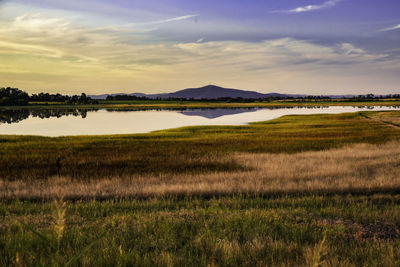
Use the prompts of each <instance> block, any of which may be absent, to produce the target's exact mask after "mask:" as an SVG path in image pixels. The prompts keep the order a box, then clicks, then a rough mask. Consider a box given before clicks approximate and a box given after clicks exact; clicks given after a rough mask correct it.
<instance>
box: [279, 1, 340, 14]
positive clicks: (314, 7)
mask: <svg viewBox="0 0 400 267" xmlns="http://www.w3.org/2000/svg"><path fill="white" fill-rule="evenodd" d="M340 1H341V0H329V1H326V2H324V3H322V4H320V5H307V6H301V7H296V8H293V9H289V10H276V11H273V13H289V14H296V13H303V12H310V11H315V10H320V9H325V8H329V7H334V6H335V5H336V4H337V3H339V2H340Z"/></svg>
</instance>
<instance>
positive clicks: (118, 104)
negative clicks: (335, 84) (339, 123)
mask: <svg viewBox="0 0 400 267" xmlns="http://www.w3.org/2000/svg"><path fill="white" fill-rule="evenodd" d="M299 106H302V107H318V106H400V101H399V100H393V99H383V100H379V101H365V102H350V101H341V100H333V101H296V100H277V101H272V102H244V103H229V102H201V101H166V100H148V101H133V100H132V101H129V100H127V101H122V100H121V101H107V100H99V104H96V105H67V104H64V103H57V102H30V103H29V105H27V106H18V107H15V106H1V107H0V110H7V109H16V108H18V109H75V108H80V109H90V108H96V109H97V108H109V109H161V108H166V109H184V108H246V107H247V108H251V107H263V108H278V107H299Z"/></svg>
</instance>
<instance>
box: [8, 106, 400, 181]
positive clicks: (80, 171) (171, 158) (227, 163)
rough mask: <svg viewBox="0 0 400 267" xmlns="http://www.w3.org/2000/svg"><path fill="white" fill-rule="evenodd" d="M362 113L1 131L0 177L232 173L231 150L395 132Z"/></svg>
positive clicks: (307, 146)
mask: <svg viewBox="0 0 400 267" xmlns="http://www.w3.org/2000/svg"><path fill="white" fill-rule="evenodd" d="M392 113H393V114H396V116H399V114H400V112H392ZM365 114H370V115H369V116H372V114H374V112H357V113H346V114H337V115H292V116H284V117H282V118H279V119H276V120H272V121H268V122H260V123H253V124H250V125H245V126H200V127H184V128H178V129H172V130H165V131H158V132H153V133H149V134H135V135H114V136H78V137H58V138H49V137H34V136H0V144H1V145H0V177H2V178H3V179H7V180H14V179H40V178H47V177H49V176H52V175H63V176H71V177H74V178H79V179H85V178H91V179H95V178H100V177H110V176H124V175H131V174H160V173H204V172H215V171H235V170H240V169H242V167H241V166H239V165H238V164H237V163H236V162H235V161H233V160H231V159H230V158H229V154H231V153H234V152H255V153H260V152H271V153H295V152H301V151H308V150H322V149H329V148H335V147H340V146H343V145H345V144H351V143H384V142H387V141H390V140H395V139H398V138H399V137H400V129H399V128H396V127H393V126H392V125H388V124H387V123H384V122H381V121H376V120H372V119H369V117H368V116H365ZM105 127H107V126H106V125H105Z"/></svg>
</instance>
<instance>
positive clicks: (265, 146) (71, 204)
mask: <svg viewBox="0 0 400 267" xmlns="http://www.w3.org/2000/svg"><path fill="white" fill-rule="evenodd" d="M399 118H400V112H399V111H383V112H357V113H346V114H336V115H297V116H285V117H282V118H279V119H276V120H273V121H269V122H260V123H253V124H250V125H246V126H230V127H226V126H223V127H220V126H212V127H184V128H179V129H172V130H167V131H158V132H153V133H150V134H138V135H116V136H95V137H85V136H81V137H59V138H47V137H32V136H0V177H2V179H1V182H0V198H1V199H2V200H1V201H0V265H2V266H11V265H16V266H32V265H46V266H49V265H50V266H59V265H64V264H67V265H73V266H75V265H76V266H89V265H90V266H93V265H95V266H97V265H99V266H110V265H118V266H132V265H136V266H149V265H153V266H154V265H156V266H182V265H186V266H237V265H242V266H248V265H255V266H265V265H269V266H378V265H379V266H399V265H400V249H399V248H400V241H399V240H400V227H399V225H400V213H399V212H398V211H399V208H400V177H399V175H398V173H400V164H399V163H400V161H399V158H400V157H399V156H400V127H399ZM62 197H63V198H64V200H58V201H57V202H54V199H60V198H62Z"/></svg>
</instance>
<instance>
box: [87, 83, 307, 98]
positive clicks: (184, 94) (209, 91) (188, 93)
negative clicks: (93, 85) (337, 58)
mask: <svg viewBox="0 0 400 267" xmlns="http://www.w3.org/2000/svg"><path fill="white" fill-rule="evenodd" d="M115 95H122V94H113V96H115ZM128 95H130V96H139V97H142V96H146V97H148V98H154V99H155V98H161V99H166V98H187V99H190V98H193V99H217V98H221V97H231V98H237V97H241V98H268V97H288V96H291V97H301V96H305V95H287V94H278V93H269V94H262V93H259V92H255V91H246V90H238V89H230V88H223V87H219V86H216V85H207V86H204V87H200V88H188V89H184V90H180V91H176V92H174V93H165V94H142V93H134V94H128ZM90 97H91V98H93V99H105V98H106V97H107V95H90Z"/></svg>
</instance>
